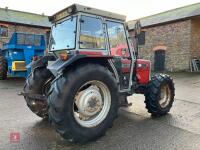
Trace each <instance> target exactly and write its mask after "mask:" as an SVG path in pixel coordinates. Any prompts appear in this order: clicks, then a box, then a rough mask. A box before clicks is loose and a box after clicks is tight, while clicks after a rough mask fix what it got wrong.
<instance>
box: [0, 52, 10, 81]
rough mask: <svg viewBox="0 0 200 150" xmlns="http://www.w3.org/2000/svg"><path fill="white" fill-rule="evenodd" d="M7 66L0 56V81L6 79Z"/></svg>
mask: <svg viewBox="0 0 200 150" xmlns="http://www.w3.org/2000/svg"><path fill="white" fill-rule="evenodd" d="M7 72H8V66H7V62H6V60H5V58H4V57H3V56H2V55H0V80H6V79H7Z"/></svg>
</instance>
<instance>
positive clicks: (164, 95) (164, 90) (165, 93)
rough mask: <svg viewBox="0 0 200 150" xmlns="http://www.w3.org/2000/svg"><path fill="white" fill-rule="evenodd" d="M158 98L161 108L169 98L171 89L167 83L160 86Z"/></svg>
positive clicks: (166, 103) (167, 102)
mask: <svg viewBox="0 0 200 150" xmlns="http://www.w3.org/2000/svg"><path fill="white" fill-rule="evenodd" d="M160 98H161V99H160V101H159V104H160V106H161V107H162V108H165V107H166V106H167V105H168V104H169V102H170V100H171V91H170V88H169V86H168V85H165V86H162V87H161V94H160Z"/></svg>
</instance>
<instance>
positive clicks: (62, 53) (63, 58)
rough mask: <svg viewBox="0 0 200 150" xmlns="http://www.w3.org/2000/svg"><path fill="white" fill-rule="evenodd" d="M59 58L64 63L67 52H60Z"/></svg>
mask: <svg viewBox="0 0 200 150" xmlns="http://www.w3.org/2000/svg"><path fill="white" fill-rule="evenodd" d="M58 55H59V57H60V59H61V60H62V61H66V60H67V59H68V54H67V52H65V51H63V52H60V53H59V54H58Z"/></svg>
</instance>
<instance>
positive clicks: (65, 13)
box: [49, 4, 126, 22]
mask: <svg viewBox="0 0 200 150" xmlns="http://www.w3.org/2000/svg"><path fill="white" fill-rule="evenodd" d="M78 12H83V13H88V14H92V15H97V16H102V17H106V18H109V19H115V20H120V21H123V22H125V21H126V16H124V15H120V14H117V13H112V12H108V11H103V10H100V9H96V8H91V7H88V6H83V5H79V4H73V5H71V6H69V7H67V8H65V9H63V10H61V11H59V12H57V13H56V14H54V15H53V16H51V17H49V21H51V22H56V21H58V20H61V19H63V18H65V17H67V16H70V15H73V14H76V13H78Z"/></svg>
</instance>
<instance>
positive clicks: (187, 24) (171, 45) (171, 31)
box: [131, 20, 191, 71]
mask: <svg viewBox="0 0 200 150" xmlns="http://www.w3.org/2000/svg"><path fill="white" fill-rule="evenodd" d="M144 31H145V45H141V46H140V50H139V57H140V58H143V59H148V60H151V62H152V69H153V70H154V53H155V50H158V49H161V48H162V47H163V48H164V49H166V51H165V70H166V71H180V70H188V69H189V61H190V57H191V56H190V55H191V54H190V43H191V37H190V36H191V20H185V21H179V22H175V23H168V24H164V25H159V26H154V27H149V28H145V29H144ZM131 32H132V31H131ZM131 34H133V33H131Z"/></svg>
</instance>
